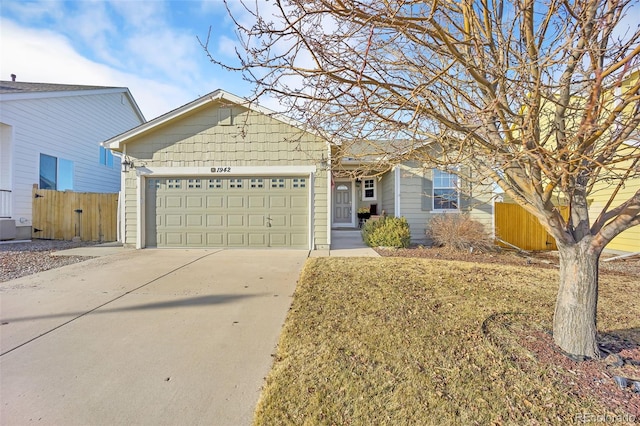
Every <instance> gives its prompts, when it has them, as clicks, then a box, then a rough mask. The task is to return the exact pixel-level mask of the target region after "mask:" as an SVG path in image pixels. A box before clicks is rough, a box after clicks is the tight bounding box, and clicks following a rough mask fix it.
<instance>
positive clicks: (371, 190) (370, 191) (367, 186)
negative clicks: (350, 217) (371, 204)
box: [362, 179, 376, 201]
mask: <svg viewBox="0 0 640 426" xmlns="http://www.w3.org/2000/svg"><path fill="white" fill-rule="evenodd" d="M375 199H376V180H375V179H363V180H362V200H363V201H366V200H375Z"/></svg>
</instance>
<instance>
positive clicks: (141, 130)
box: [101, 89, 314, 151]
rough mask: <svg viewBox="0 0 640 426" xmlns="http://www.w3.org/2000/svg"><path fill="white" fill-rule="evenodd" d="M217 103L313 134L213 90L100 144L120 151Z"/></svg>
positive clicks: (302, 126) (236, 98)
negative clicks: (150, 133)
mask: <svg viewBox="0 0 640 426" xmlns="http://www.w3.org/2000/svg"><path fill="white" fill-rule="evenodd" d="M214 102H219V103H221V104H227V105H228V104H235V105H241V106H243V107H245V108H247V109H249V110H251V111H255V112H258V113H261V114H264V115H268V116H270V117H272V118H274V119H276V120H278V121H281V122H283V123H285V124H289V125H291V126H293V127H296V128H299V129H301V130H304V131H306V132H309V133H314V132H312V131H310V130H309V129H306V128H304V125H303V124H302V123H300V122H299V121H296V120H294V119H292V118H289V117H286V116H285V115H283V114H280V113H277V112H275V111H273V110H270V109H268V108H265V107H261V106H259V105H256V104H254V103H252V102H249V101H247V100H246V99H243V98H241V97H239V96H236V95H234V94H232V93H229V92H226V91H224V90H222V89H218V90H214V91H213V92H211V93H209V94H206V95H204V96H202V97H200V98H198V99H196V100H194V101H191V102H189V103H188V104H185V105H182V106H181V107H178V108H176V109H174V110H172V111H169V112H167V113H166V114H163V115H161V116H159V117H156V118H154V119H153V120H151V121H148V122H146V123H143V124H141V125H139V126H137V127H134V128H133V129H130V130H128V131H126V132H124V133H121V134H119V135H117V136H114V137H112V138H111V139H108V140H106V141H104V142H102V144H101V145H102V146H104V147H105V148H110V149H113V150H115V151H119V150H121V149H122V145H123V144H126V143H127V142H129V141H130V140H131V139H133V138H135V137H137V136H140V135H143V134H145V133H148V132H151V131H153V130H154V129H156V128H158V127H159V126H162V125H164V124H167V123H169V122H172V121H175V120H178V119H180V118H181V117H183V116H184V115H185V114H188V113H190V112H192V111H195V110H198V109H200V108H204V107H206V106H208V105H209V104H211V103H214Z"/></svg>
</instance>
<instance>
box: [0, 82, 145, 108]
mask: <svg viewBox="0 0 640 426" xmlns="http://www.w3.org/2000/svg"><path fill="white" fill-rule="evenodd" d="M110 93H124V94H129V95H130V93H129V90H128V89H127V88H126V87H113V88H105V89H92V90H61V91H51V92H27V93H24V92H23V93H2V94H0V101H18V100H25V99H45V98H66V97H70V96H83V95H106V94H110ZM140 114H142V113H140Z"/></svg>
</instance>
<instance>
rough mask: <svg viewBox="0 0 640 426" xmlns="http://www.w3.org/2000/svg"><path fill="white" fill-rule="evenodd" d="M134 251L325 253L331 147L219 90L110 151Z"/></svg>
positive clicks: (128, 135)
mask: <svg viewBox="0 0 640 426" xmlns="http://www.w3.org/2000/svg"><path fill="white" fill-rule="evenodd" d="M103 146H105V147H108V148H110V149H111V150H112V151H114V152H115V154H116V155H119V156H121V157H122V160H123V161H122V163H123V165H124V168H123V175H122V176H123V179H122V194H123V196H121V200H122V201H123V202H122V203H121V220H120V235H121V237H120V239H121V240H122V241H123V242H124V243H125V245H127V246H135V247H137V248H144V247H162V248H183V247H184V248H191V247H212V248H215V247H225V248H227V247H228V248H265V249H269V248H290V249H306V250H309V249H311V250H313V249H327V248H328V247H329V244H330V235H331V232H330V221H329V213H328V212H329V204H330V200H329V195H328V194H329V193H330V188H331V183H330V179H329V166H330V150H329V144H328V143H327V141H326V140H324V139H322V138H321V137H320V136H318V135H315V134H312V133H310V132H308V131H305V130H304V126H302V125H301V124H300V123H298V122H295V121H294V120H291V119H288V118H286V117H284V116H282V115H280V114H276V113H274V112H273V111H270V110H267V109H265V108H261V107H257V106H255V105H253V104H249V103H247V102H246V101H244V100H243V99H241V98H239V97H237V96H234V95H232V94H230V93H227V92H224V91H222V90H217V91H215V92H212V93H210V94H208V95H206V96H203V97H202V98H199V99H196V100H195V101H193V102H191V103H189V104H186V105H184V106H182V107H180V108H178V109H176V110H173V111H171V112H169V113H167V114H165V115H162V116H160V117H158V118H156V119H154V120H151V121H149V122H147V123H145V124H143V125H140V126H138V127H136V128H133V129H131V130H129V131H127V132H125V133H123V134H121V135H118V136H116V137H114V138H112V139H109V140H107V141H105V142H103Z"/></svg>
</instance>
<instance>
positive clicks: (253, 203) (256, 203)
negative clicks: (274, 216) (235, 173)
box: [249, 195, 267, 209]
mask: <svg viewBox="0 0 640 426" xmlns="http://www.w3.org/2000/svg"><path fill="white" fill-rule="evenodd" d="M266 204H267V203H266V201H265V196H264V195H249V208H250V209H256V208H263V207H265V206H266Z"/></svg>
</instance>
